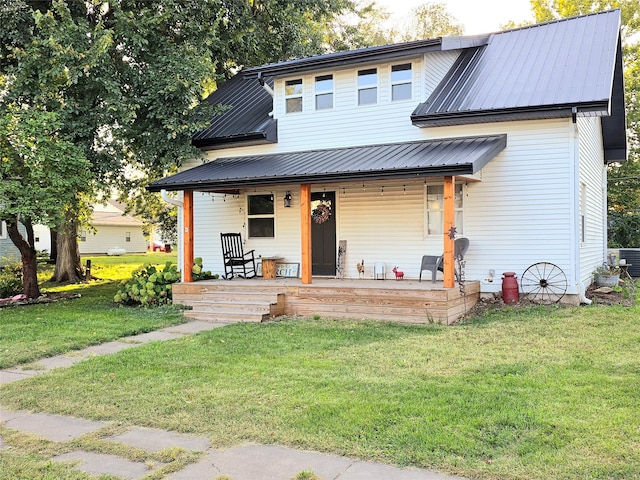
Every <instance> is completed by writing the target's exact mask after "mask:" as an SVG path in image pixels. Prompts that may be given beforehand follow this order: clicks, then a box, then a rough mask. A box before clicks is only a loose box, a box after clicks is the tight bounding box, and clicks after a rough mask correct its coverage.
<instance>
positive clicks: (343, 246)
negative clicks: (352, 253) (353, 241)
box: [336, 240, 347, 278]
mask: <svg viewBox="0 0 640 480" xmlns="http://www.w3.org/2000/svg"><path fill="white" fill-rule="evenodd" d="M346 255H347V241H346V240H340V241H339V242H338V265H337V267H336V270H337V272H338V278H344V262H345V257H346Z"/></svg>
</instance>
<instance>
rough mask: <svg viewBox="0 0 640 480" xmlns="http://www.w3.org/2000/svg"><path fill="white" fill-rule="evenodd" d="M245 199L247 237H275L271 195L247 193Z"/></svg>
mask: <svg viewBox="0 0 640 480" xmlns="http://www.w3.org/2000/svg"><path fill="white" fill-rule="evenodd" d="M247 201H248V204H249V205H248V209H247V212H248V213H247V224H248V226H249V237H262V238H264V237H267V238H273V237H275V227H274V225H275V215H274V204H273V195H272V194H268V195H249V196H248V198H247Z"/></svg>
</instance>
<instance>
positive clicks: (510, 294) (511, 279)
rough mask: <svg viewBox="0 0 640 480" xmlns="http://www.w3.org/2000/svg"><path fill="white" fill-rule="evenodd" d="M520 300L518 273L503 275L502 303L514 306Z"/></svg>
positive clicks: (505, 273)
mask: <svg viewBox="0 0 640 480" xmlns="http://www.w3.org/2000/svg"><path fill="white" fill-rule="evenodd" d="M518 300H520V294H519V293H518V281H517V280H516V272H504V273H503V274H502V301H503V302H504V303H506V304H507V305H513V304H515V303H518Z"/></svg>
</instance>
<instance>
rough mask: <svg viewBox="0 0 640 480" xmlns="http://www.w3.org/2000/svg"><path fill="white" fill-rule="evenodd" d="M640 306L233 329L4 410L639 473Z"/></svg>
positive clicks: (491, 467)
mask: <svg viewBox="0 0 640 480" xmlns="http://www.w3.org/2000/svg"><path fill="white" fill-rule="evenodd" d="M639 318H640V307H597V306H596V307H582V308H553V307H536V308H506V307H505V308H503V309H501V310H498V311H494V312H489V313H487V314H486V315H485V316H484V317H482V318H478V319H475V320H474V321H472V322H470V323H466V324H463V325H459V326H455V327H441V326H435V325H433V326H408V325H394V324H386V323H372V322H348V321H330V320H291V321H283V322H278V323H268V324H238V325H233V326H228V327H225V328H222V329H215V330H213V331H210V332H205V333H202V334H199V335H195V336H190V337H185V338H183V339H179V340H174V341H171V342H161V343H152V344H149V345H145V346H141V347H139V348H136V349H130V350H126V351H122V352H120V353H118V354H116V355H111V356H108V357H102V358H95V359H92V360H89V361H86V362H83V363H81V364H77V365H75V366H73V367H71V368H69V369H66V370H60V371H55V372H53V373H51V374H48V375H44V376H39V377H36V378H33V379H30V380H26V381H23V382H20V383H19V384H9V385H7V386H5V387H3V388H2V390H1V393H2V402H3V405H5V406H6V407H9V408H19V409H29V410H35V411H47V412H51V413H59V414H73V415H77V416H80V417H84V418H92V419H102V420H112V421H117V422H122V423H123V424H136V425H141V426H150V427H157V428H165V429H170V430H175V431H180V432H189V433H194V434H199V435H206V436H208V437H209V438H211V440H212V442H213V444H214V445H219V446H228V445H233V444H237V443H241V442H246V441H255V442H262V443H277V444H282V445H290V446H294V447H300V448H308V449H314V450H320V451H328V452H334V453H339V454H346V455H350V456H355V457H360V458H364V459H370V460H377V461H382V462H387V463H393V464H399V465H413V466H417V467H426V468H434V469H437V470H441V471H448V472H452V473H457V474H459V475H462V476H467V477H470V478H478V479H480V478H482V479H525V478H526V479H549V478H554V479H601V478H602V479H605V478H606V479H638V478H640V474H639V473H638V472H640V429H639V427H638V419H639V418H640V365H639V364H638V358H640V321H639V320H638V319H639Z"/></svg>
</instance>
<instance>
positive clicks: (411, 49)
mask: <svg viewBox="0 0 640 480" xmlns="http://www.w3.org/2000/svg"><path fill="white" fill-rule="evenodd" d="M488 39H489V35H469V36H459V37H438V38H431V39H426V40H414V41H411V42H404V43H394V44H391V45H380V46H376V47H367V48H360V49H357V50H349V51H346V52H334V53H327V54H325V55H317V56H315V57H306V58H296V59H295V60H288V61H285V62H278V63H272V64H269V65H262V66H260V67H252V68H247V69H245V70H243V74H244V75H245V76H256V75H258V73H262V74H263V75H287V74H290V73H301V72H306V71H309V70H319V69H321V68H336V67H341V66H344V65H355V64H358V63H364V62H380V61H383V60H387V59H390V58H401V57H407V56H411V55H419V54H423V53H425V52H434V51H440V50H453V49H462V48H469V47H474V46H478V45H484V44H485V43H487V40H488Z"/></svg>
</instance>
